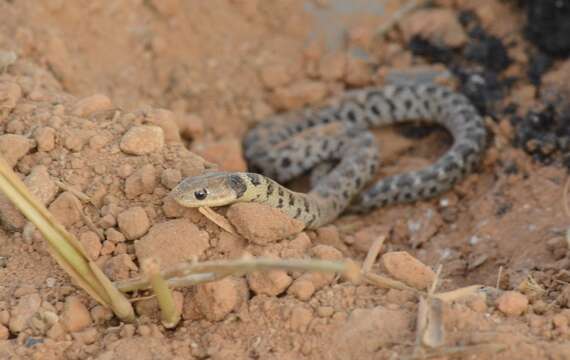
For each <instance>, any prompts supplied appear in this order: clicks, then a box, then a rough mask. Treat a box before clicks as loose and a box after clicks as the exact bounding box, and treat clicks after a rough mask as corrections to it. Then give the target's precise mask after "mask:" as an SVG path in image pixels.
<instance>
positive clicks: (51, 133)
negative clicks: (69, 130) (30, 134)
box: [34, 126, 55, 152]
mask: <svg viewBox="0 0 570 360" xmlns="http://www.w3.org/2000/svg"><path fill="white" fill-rule="evenodd" d="M34 140H36V143H37V144H38V151H45V152H49V151H52V150H53V149H54V148H55V129H54V128H51V127H48V126H46V127H41V128H37V129H36V130H35V131H34Z"/></svg>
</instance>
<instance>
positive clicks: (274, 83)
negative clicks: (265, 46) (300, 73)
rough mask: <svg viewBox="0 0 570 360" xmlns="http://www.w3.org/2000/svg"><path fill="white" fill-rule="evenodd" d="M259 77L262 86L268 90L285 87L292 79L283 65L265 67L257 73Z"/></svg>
mask: <svg viewBox="0 0 570 360" xmlns="http://www.w3.org/2000/svg"><path fill="white" fill-rule="evenodd" d="M259 77H260V78H261V81H262V82H263V84H264V85H265V86H266V87H267V88H269V89H275V88H277V87H280V86H284V85H287V84H289V83H290V82H291V80H292V77H291V73H290V71H289V69H288V68H287V66H285V65H283V64H274V65H267V66H265V67H263V68H262V69H261V71H260V72H259Z"/></svg>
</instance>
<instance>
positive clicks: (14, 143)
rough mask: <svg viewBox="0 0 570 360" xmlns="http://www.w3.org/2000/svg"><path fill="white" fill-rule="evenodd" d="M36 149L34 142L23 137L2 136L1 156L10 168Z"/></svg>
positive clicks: (0, 141) (0, 139) (0, 140)
mask: <svg viewBox="0 0 570 360" xmlns="http://www.w3.org/2000/svg"><path fill="white" fill-rule="evenodd" d="M33 147H34V142H33V141H32V140H30V139H28V138H27V137H25V136H22V135H14V134H4V135H0V154H2V156H3V158H4V160H6V163H7V164H8V166H10V167H14V166H15V165H16V164H17V163H18V160H20V159H21V158H23V157H24V155H26V154H27V153H28V151H30V150H31V149H32V148H33Z"/></svg>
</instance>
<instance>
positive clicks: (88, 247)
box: [79, 231, 101, 260]
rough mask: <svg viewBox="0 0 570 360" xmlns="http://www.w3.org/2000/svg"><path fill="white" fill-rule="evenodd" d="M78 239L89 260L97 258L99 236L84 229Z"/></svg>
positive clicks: (99, 250) (99, 251) (99, 249)
mask: <svg viewBox="0 0 570 360" xmlns="http://www.w3.org/2000/svg"><path fill="white" fill-rule="evenodd" d="M79 241H80V242H81V245H83V247H84V248H85V251H86V252H87V255H89V258H90V259H91V260H97V258H98V257H99V254H100V253H101V241H100V240H99V236H98V235H97V234H96V233H95V232H93V231H86V232H84V233H81V235H79Z"/></svg>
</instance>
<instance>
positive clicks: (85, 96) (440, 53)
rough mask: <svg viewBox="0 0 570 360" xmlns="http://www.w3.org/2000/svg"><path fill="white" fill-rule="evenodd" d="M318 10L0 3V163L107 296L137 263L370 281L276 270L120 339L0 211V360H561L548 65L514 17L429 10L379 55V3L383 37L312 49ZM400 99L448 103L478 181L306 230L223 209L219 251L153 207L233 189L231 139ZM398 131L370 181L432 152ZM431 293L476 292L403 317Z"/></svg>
mask: <svg viewBox="0 0 570 360" xmlns="http://www.w3.org/2000/svg"><path fill="white" fill-rule="evenodd" d="M337 1H339V2H341V0H334V1H333V0H331V3H329V4H327V2H323V1H314V2H311V4H310V6H308V5H307V6H304V5H305V3H304V2H302V1H279V2H269V1H255V0H239V1H238V0H231V1H230V0H228V1H216V2H213V1H212V2H210V1H208V2H206V1H204V2H202V1H196V2H184V1H177V0H173V1H132V2H120V3H117V4H114V5H102V4H99V3H94V4H89V5H85V4H79V3H76V2H70V3H65V4H64V3H62V2H58V1H50V2H42V3H38V4H35V3H34V4H33V5H32V4H31V3H28V2H1V3H0V151H1V153H2V155H3V157H4V158H6V160H7V161H8V163H9V164H10V165H11V166H13V168H14V170H15V171H16V173H17V174H18V175H19V176H20V177H21V178H22V179H23V180H24V183H25V184H26V185H27V186H28V188H29V189H30V191H31V192H32V193H33V194H34V195H35V196H36V197H37V198H38V199H39V200H40V201H41V202H42V203H44V204H45V205H46V206H47V207H48V208H49V209H50V211H51V212H52V213H53V214H54V216H55V217H56V218H57V219H58V220H59V221H60V222H61V223H62V224H64V225H65V226H66V228H68V229H69V230H70V232H72V233H73V234H74V235H75V236H76V237H77V238H78V239H79V241H80V242H81V243H82V244H83V246H84V247H85V249H86V250H87V253H88V254H89V256H90V257H91V258H92V259H93V260H94V261H95V262H96V263H97V264H98V265H99V266H100V267H101V268H102V269H103V271H104V272H105V273H106V274H107V275H108V276H109V277H110V278H111V279H112V280H123V279H127V278H130V277H133V276H136V275H139V274H140V269H139V267H140V264H141V262H142V261H143V260H144V259H146V258H149V257H152V258H154V259H157V260H159V262H160V264H161V266H163V267H165V268H166V267H169V266H171V265H174V264H176V263H178V262H181V261H185V260H188V259H196V260H211V259H236V258H240V257H241V256H244V255H254V256H265V257H270V258H279V259H288V258H308V257H311V258H315V259H325V260H340V259H347V258H350V259H353V260H355V261H357V262H360V263H364V264H365V265H366V266H368V267H369V269H368V270H370V272H371V274H373V275H371V277H370V278H369V279H368V281H361V282H360V283H353V282H350V281H347V280H344V279H341V278H339V277H337V276H335V275H333V274H324V273H304V272H297V271H284V270H274V271H271V272H266V273H251V274H247V275H244V276H232V277H227V278H225V279H223V280H220V281H216V282H211V283H206V284H201V285H198V286H195V287H189V288H178V289H176V290H175V291H174V298H175V302H176V306H178V308H179V309H180V311H181V313H182V321H181V323H180V324H179V325H178V326H177V327H176V328H175V329H171V330H167V329H165V328H164V327H163V326H162V325H160V315H159V312H158V306H157V302H156V300H155V299H153V298H146V299H145V298H144V296H145V295H147V293H146V292H140V293H137V294H132V296H133V297H139V299H137V300H138V301H136V302H135V303H134V307H135V310H136V313H137V321H136V322H135V323H133V324H126V323H121V322H120V321H119V320H118V319H117V318H115V317H114V316H113V314H112V313H111V312H110V311H109V310H108V309H105V308H104V307H102V306H100V305H98V304H97V303H96V302H95V301H94V300H93V299H90V298H89V297H88V296H87V295H86V294H85V293H83V292H82V291H79V290H78V289H77V288H76V287H75V286H74V285H73V284H72V283H71V282H70V280H69V278H68V276H67V275H66V274H65V273H64V272H63V271H62V270H61V269H60V268H59V267H58V266H57V265H56V263H55V262H54V260H53V259H52V258H51V256H50V255H49V253H48V251H47V249H46V245H45V243H44V241H43V239H42V238H41V236H40V235H39V234H38V233H37V231H35V230H34V229H33V228H31V227H30V226H29V224H28V223H27V220H26V219H25V218H24V217H23V216H22V215H21V214H20V213H19V212H18V211H17V210H16V209H15V208H14V207H13V206H12V205H11V203H10V202H9V201H8V200H7V199H6V198H5V197H3V196H2V197H0V221H1V225H2V226H1V227H0V279H1V281H0V357H2V358H4V357H6V358H32V357H34V358H35V357H38V358H40V357H42V358H48V359H49V358H67V359H87V358H93V359H110V358H217V359H218V358H219V359H225V358H250V357H263V358H267V357H273V358H307V359H312V358H315V359H317V358H318V359H321V358H326V359H337V358H342V359H346V358H355V359H360V358H395V357H404V356H407V355H412V354H415V355H416V356H420V355H421V354H422V353H424V354H427V355H430V356H433V355H434V354H439V356H440V357H449V356H456V357H459V358H469V357H470V356H477V357H479V358H496V359H512V358H531V357H532V358H566V357H568V354H570V347H569V346H568V345H567V340H568V339H569V338H570V330H569V329H570V327H569V324H570V311H569V310H568V308H569V307H570V287H569V286H568V285H567V284H568V281H569V277H568V271H567V268H568V266H570V251H569V249H568V239H567V234H566V231H567V229H568V226H569V219H570V214H566V213H565V212H564V208H565V205H564V204H563V202H562V199H565V196H564V194H563V189H564V184H565V182H566V181H567V170H566V169H565V168H564V167H563V166H560V163H561V162H562V161H566V160H564V159H568V158H567V157H566V156H567V154H568V137H569V136H570V134H569V133H568V131H567V129H568V121H570V120H569V118H568V114H569V112H568V109H569V107H568V100H567V99H568V98H569V97H568V94H569V91H568V88H567V87H568V84H569V83H570V81H567V79H568V76H570V69H569V67H568V61H564V60H563V59H556V58H550V57H548V56H546V55H544V54H542V53H541V52H538V51H537V50H536V49H534V48H533V46H532V45H531V44H529V43H528V42H527V41H526V40H525V37H524V32H523V22H522V21H521V19H522V18H523V17H524V13H523V12H521V11H520V10H518V8H516V7H514V6H513V5H512V4H508V3H505V2H502V1H498V0H484V1H480V0H478V1H470V0H460V1H438V2H436V3H437V4H436V6H435V7H429V8H424V9H419V10H417V11H416V12H412V13H410V14H408V15H407V16H405V17H403V18H402V19H400V21H399V22H398V24H397V25H396V27H395V28H393V29H391V30H389V31H387V32H385V33H384V34H383V36H382V37H376V36H375V31H376V30H377V29H378V28H379V27H380V26H382V25H383V24H385V23H386V22H387V21H388V20H389V19H390V18H391V16H392V15H393V14H394V13H395V11H396V10H398V9H400V8H401V6H402V4H401V2H399V1H387V2H386V7H385V11H386V12H385V14H384V15H383V16H382V15H376V12H374V13H373V14H375V15H373V16H372V15H370V14H372V13H371V12H370V11H368V12H367V11H366V8H363V9H362V12H358V11H354V12H352V13H351V14H350V15H347V14H343V15H342V16H340V15H338V16H339V20H340V19H341V20H343V22H342V23H351V24H359V25H352V26H351V27H349V28H347V29H344V30H345V35H346V36H345V40H346V43H345V46H344V47H342V49H340V50H339V49H335V50H334V51H330V50H329V49H328V48H327V47H326V45H325V41H321V40H322V39H319V38H318V37H316V36H315V34H317V33H318V31H317V30H319V29H318V28H317V27H318V26H319V25H318V24H322V22H319V21H315V18H314V12H317V10H315V9H324V10H326V9H336V8H337V5H338V3H337ZM347 3H349V2H347ZM327 7H329V8H327ZM307 8H310V9H312V10H311V11H313V12H308V11H306V9H307ZM339 8H342V7H339ZM375 9H376V8H375ZM375 11H376V10H375ZM78 19H81V20H78ZM321 20H322V19H321ZM359 20H361V21H359ZM344 21H346V22H344ZM118 24H121V26H117V25H118ZM102 29H105V30H104V31H103V30H102ZM228 29H231V31H229V30H228ZM426 79H427V80H426ZM410 80H412V81H436V82H439V83H444V84H446V85H448V86H451V87H454V88H456V89H458V90H459V91H462V92H464V93H465V94H466V95H467V96H469V98H470V99H471V100H472V101H473V102H474V103H475V104H476V105H477V107H478V109H479V110H480V111H481V112H482V114H483V115H486V116H487V117H488V121H487V125H488V128H489V132H490V137H489V143H490V145H489V149H488V151H487V153H486V155H485V158H484V160H483V162H482V164H481V167H480V168H479V169H478V171H477V172H476V173H474V174H472V175H470V176H468V177H467V178H466V179H465V180H464V181H462V182H461V183H460V184H459V185H458V186H456V187H455V188H454V189H452V190H451V191H449V192H448V193H446V194H444V195H443V196H441V197H439V198H437V199H433V200H430V201H424V202H421V203H416V204H408V205H397V206H392V207H389V208H384V209H379V210H376V211H373V212H371V213H369V214H366V215H362V216H354V215H350V216H348V215H347V216H342V217H341V218H340V219H338V220H337V221H335V222H334V223H333V224H330V225H327V226H325V227H322V228H320V229H318V230H316V231H301V229H300V228H299V226H298V225H299V224H297V223H295V222H294V221H291V220H290V219H287V218H283V217H282V216H281V215H282V214H280V213H275V212H274V211H272V210H267V209H266V208H263V207H261V206H260V205H256V204H242V205H240V206H232V207H230V208H229V209H227V210H226V209H221V210H220V214H221V215H223V216H225V217H227V219H228V220H229V223H230V226H232V227H233V228H235V231H231V232H228V231H226V230H224V229H222V228H220V227H219V226H218V225H216V224H214V223H212V222H210V221H209V220H207V219H206V218H205V217H203V216H202V215H201V214H200V213H199V212H198V211H196V210H193V209H186V208H182V207H181V206H179V205H178V204H176V203H175V202H174V201H173V200H172V199H171V198H169V197H168V193H169V191H170V189H172V188H173V187H174V186H175V185H176V184H177V183H178V182H179V181H180V180H181V179H182V178H184V177H187V176H193V175H197V174H200V173H202V172H203V171H205V170H208V169H215V168H219V169H225V170H245V169H246V164H245V161H244V159H243V156H242V154H241V146H240V144H241V138H242V136H243V134H244V133H245V131H246V130H247V128H248V127H250V126H251V125H253V124H255V123H257V122H260V121H263V119H264V118H265V117H267V116H269V115H271V114H273V113H275V112H278V111H284V110H292V109H297V108H299V107H302V106H314V105H318V104H320V103H321V102H323V101H325V100H326V99H328V98H330V97H331V96H335V95H337V94H340V93H342V92H343V91H344V90H345V89H348V88H358V87H362V86H366V85H376V84H377V85H382V84H384V83H389V82H398V81H400V82H402V81H410ZM404 132H405V133H406V134H407V135H408V136H406V137H402V136H399V134H398V133H397V132H394V131H393V130H391V129H382V130H381V131H378V133H377V136H378V138H379V140H380V141H381V144H382V159H383V162H384V166H383V167H382V168H381V170H380V171H379V174H378V176H379V177H382V176H387V175H392V174H396V173H401V172H403V171H406V170H410V169H417V168H418V167H421V166H425V165H427V164H429V163H431V162H432V161H433V160H434V159H435V158H437V156H438V155H439V154H441V153H443V152H444V151H445V149H446V148H447V147H448V146H449V143H450V141H449V139H448V138H447V137H446V136H445V135H444V134H443V132H441V131H425V130H420V131H418V130H414V129H412V130H410V128H409V127H408V128H407V130H405V131H404ZM525 151H526V152H525ZM527 152H530V153H531V154H532V155H533V156H534V157H536V158H538V159H539V160H540V161H538V162H537V161H534V160H533V157H531V156H529V155H527ZM559 159H562V161H560V160H559ZM297 185H299V186H302V184H292V186H294V187H296V186H297ZM566 200H567V199H566ZM379 239H385V241H384V244H383V247H381V249H380V248H378V244H379V242H378V241H379ZM374 249H377V250H381V254H380V260H379V261H374V259H373V258H374V257H375V256H373V257H372V259H370V256H371V255H370V254H371V252H374V251H375V250H374ZM367 256H368V257H369V258H368V259H367ZM440 265H441V268H440V271H438V268H439V266H440ZM378 274H386V276H389V277H390V279H391V280H392V283H390V284H391V285H390V286H386V285H385V283H382V282H381V280H379V279H381V278H378V277H374V275H378ZM371 279H372V280H371ZM436 279H437V281H438V284H439V285H438V286H437V289H435V292H436V296H437V295H438V294H439V295H441V294H447V296H448V297H449V296H452V295H453V293H446V292H447V291H452V290H456V289H459V288H462V287H465V286H471V285H476V284H477V285H480V287H476V290H475V291H473V290H472V291H471V292H468V293H467V294H468V295H464V296H458V295H454V296H455V298H454V299H455V300H449V298H448V300H445V301H443V300H442V301H441V302H435V303H434V301H435V300H434V298H430V299H431V300H429V299H428V300H425V299H424V300H419V298H420V297H421V295H418V294H421V293H419V291H420V292H421V291H425V290H426V289H428V290H429V289H430V288H431V286H432V284H433V282H434V280H436ZM396 280H397V281H398V282H394V281H396ZM380 284H384V285H380ZM464 290H465V289H463V290H462V291H464ZM450 294H452V295H450ZM426 301H428V303H430V301H431V303H430V304H432V306H433V307H429V305H428V307H429V309H428V310H427V311H428V312H427V313H428V315H429V316H432V317H430V319H431V320H430V321H432V322H431V323H430V326H431V328H430V329H431V330H430V331H435V333H438V334H444V336H443V338H442V339H439V340H438V341H440V342H439V343H437V344H436V343H434V342H433V341H432V342H431V343H430V344H432V346H433V347H429V346H426V344H427V342H426V341H427V340H426V337H429V336H428V335H430V336H434V333H430V334H427V335H426V334H425V333H423V332H422V329H421V327H418V326H419V325H418V324H421V323H422V316H421V314H422V313H424V312H425V311H426V310H425V306H426V305H425V302H426ZM422 304H423V305H422ZM433 304H436V305H433ZM434 328H435V329H436V330H433V329H434ZM418 329H419V330H418ZM436 338H437V337H432V338H431V339H432V340H433V339H436ZM417 339H420V340H421V341H422V344H424V345H423V346H422V345H421V344H419V345H418V343H417V341H416V340H417ZM434 341H435V340H434ZM473 354H475V355H473Z"/></svg>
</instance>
